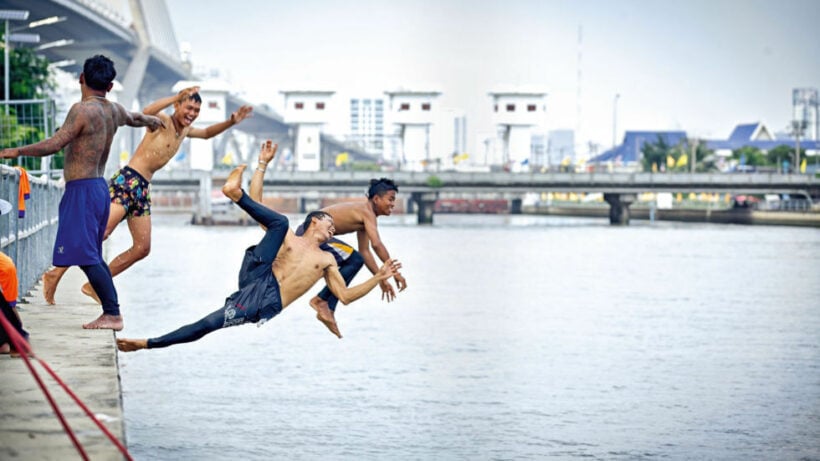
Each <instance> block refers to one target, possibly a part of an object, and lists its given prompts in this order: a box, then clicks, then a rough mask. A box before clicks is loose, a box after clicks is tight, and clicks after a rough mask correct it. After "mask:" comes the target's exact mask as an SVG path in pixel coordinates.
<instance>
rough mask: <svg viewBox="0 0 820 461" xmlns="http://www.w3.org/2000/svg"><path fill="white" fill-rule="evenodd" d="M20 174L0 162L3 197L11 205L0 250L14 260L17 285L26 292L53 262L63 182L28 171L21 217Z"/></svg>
mask: <svg viewBox="0 0 820 461" xmlns="http://www.w3.org/2000/svg"><path fill="white" fill-rule="evenodd" d="M26 174H28V173H26ZM20 175H21V170H19V169H18V168H14V167H9V166H6V165H0V198H2V199H3V200H6V201H8V202H10V203H11V205H12V211H11V212H10V213H8V214H5V215H3V216H0V251H3V253H5V254H7V255H8V256H9V257H11V259H12V260H14V264H15V265H16V266H17V277H18V279H19V284H20V285H19V287H18V288H19V291H20V293H21V294H23V293H28V292H29V291H30V290H31V289H32V288H33V287H34V285H35V284H36V283H37V281H38V280H39V279H40V276H41V275H43V272H45V270H46V269H48V267H49V266H50V265H51V255H52V248H53V246H54V239H55V237H56V236H57V221H58V211H59V204H60V199H61V198H62V195H63V190H64V185H63V184H62V183H60V182H57V181H54V180H50V179H48V178H47V177H45V176H42V177H33V176H32V175H30V174H29V175H28V176H29V185H30V186H31V192H30V195H29V197H30V198H29V199H28V200H25V216H24V217H22V218H21V217H19V208H20V203H19V199H20V198H21V197H20V192H19V191H20Z"/></svg>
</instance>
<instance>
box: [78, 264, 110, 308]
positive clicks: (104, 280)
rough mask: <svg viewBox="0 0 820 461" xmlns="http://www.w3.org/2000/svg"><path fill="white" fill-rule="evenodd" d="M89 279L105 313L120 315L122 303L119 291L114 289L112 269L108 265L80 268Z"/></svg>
mask: <svg viewBox="0 0 820 461" xmlns="http://www.w3.org/2000/svg"><path fill="white" fill-rule="evenodd" d="M80 269H82V270H83V272H85V276H86V277H88V283H90V284H91V288H93V289H94V291H95V292H96V293H97V296H98V297H99V298H100V303H101V304H102V310H103V313H105V314H108V315H120V302H119V300H118V299H117V289H116V288H114V279H113V277H112V276H111V269H109V268H108V264H106V263H98V264H92V265H89V266H80Z"/></svg>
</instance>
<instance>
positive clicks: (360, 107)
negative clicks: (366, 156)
mask: <svg viewBox="0 0 820 461" xmlns="http://www.w3.org/2000/svg"><path fill="white" fill-rule="evenodd" d="M384 105H385V103H384V98H380V97H374V98H350V135H349V140H350V141H353V142H355V143H357V144H358V145H360V146H361V147H362V148H363V149H364V150H366V151H367V152H369V153H372V154H377V155H379V156H382V155H383V154H384V151H385V149H384V147H385V146H384V143H385V139H384V134H385V133H384Z"/></svg>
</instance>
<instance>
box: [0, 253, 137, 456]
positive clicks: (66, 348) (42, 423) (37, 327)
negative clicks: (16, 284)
mask: <svg viewBox="0 0 820 461" xmlns="http://www.w3.org/2000/svg"><path fill="white" fill-rule="evenodd" d="M85 280H86V278H85V274H83V272H82V271H81V270H80V269H79V268H76V267H72V268H71V269H69V270H68V272H66V274H65V276H64V277H63V280H62V281H61V283H60V285H59V287H58V290H57V293H56V296H55V299H56V301H57V305H56V306H50V305H48V304H46V302H45V300H44V299H43V294H42V291H41V290H42V282H41V283H39V284H38V285H37V286H36V287H35V291H33V292H32V296H29V297H27V298H26V300H27V301H28V302H27V303H25V304H22V303H21V304H18V308H19V312H20V317H21V318H22V319H23V328H25V329H26V330H27V331H28V332H29V333H30V334H31V345H32V347H33V349H34V352H35V353H36V354H37V356H38V357H40V358H41V359H42V360H44V361H45V362H46V363H47V364H48V365H49V366H50V367H51V368H52V369H53V370H54V372H55V373H57V375H59V376H60V377H61V378H62V379H63V381H64V382H65V383H66V384H67V385H68V386H69V387H70V388H71V390H73V391H74V393H75V394H76V395H77V396H78V397H79V398H80V399H81V400H82V401H83V402H84V403H85V404H86V406H87V407H88V408H89V409H90V410H91V412H93V413H94V414H96V415H97V418H99V419H100V421H101V422H102V423H103V424H105V426H106V427H107V428H108V430H109V431H111V433H112V434H114V436H115V437H117V438H118V439H119V440H120V441H122V442H123V443H124V442H125V440H124V433H125V430H124V424H123V412H122V397H121V393H120V390H121V389H120V381H119V369H118V366H117V350H116V345H115V342H114V334H113V332H112V331H111V330H83V328H82V324H83V323H86V322H89V321H91V320H93V319H95V318H96V317H97V316H98V315H99V314H100V313H101V309H100V306H99V305H98V304H96V303H94V302H93V301H92V300H91V299H90V298H88V297H86V296H85V295H83V294H82V293H80V286H81V285H82V284H83V283H85ZM32 365H33V366H34V369H35V370H36V371H37V372H38V374H39V375H40V377H41V379H42V380H43V382H44V383H46V386H47V387H48V389H49V392H51V395H52V396H53V397H54V400H55V401H56V402H57V405H58V406H59V408H60V409H61V411H62V412H63V415H64V416H65V417H66V420H67V421H68V424H69V426H71V428H72V429H73V430H74V433H75V434H76V436H77V439H78V440H79V441H80V443H81V444H82V445H83V447H84V449H85V450H86V453H87V454H88V456H89V458H90V459H92V460H95V461H96V460H109V459H110V460H114V459H116V460H121V459H123V456H122V455H121V453H120V452H119V450H117V447H116V446H114V444H113V443H111V441H110V440H108V438H107V437H106V436H105V434H103V433H102V431H100V429H99V428H98V427H97V426H96V425H95V424H94V423H93V422H92V421H91V420H90V419H89V418H88V416H86V414H85V412H83V410H82V409H81V408H80V407H79V406H77V405H76V403H74V400H73V399H71V397H69V396H68V394H66V392H65V391H64V390H63V389H62V388H61V387H60V386H59V385H58V384H57V383H56V382H55V381H54V379H53V378H52V377H51V376H50V375H49V374H48V373H47V372H46V371H45V369H44V368H43V367H42V366H40V364H39V362H36V361H34V360H32ZM0 459H2V460H6V461H8V460H18V459H19V460H71V459H81V457H80V455H79V453H78V452H77V450H76V448H75V447H74V445H73V443H72V442H71V439H70V438H69V437H68V435H67V434H66V433H65V432H64V431H63V428H62V425H61V424H60V421H59V420H58V419H57V417H56V415H55V414H54V412H53V411H52V409H51V406H50V405H49V403H48V401H47V400H46V398H45V395H44V393H43V391H42V390H41V389H40V387H39V385H38V384H37V382H36V381H35V380H34V378H33V376H32V375H31V373H30V372H29V370H28V368H27V367H26V365H25V362H24V361H23V360H22V359H21V358H11V357H10V356H9V355H0Z"/></svg>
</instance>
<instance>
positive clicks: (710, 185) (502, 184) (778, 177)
mask: <svg viewBox="0 0 820 461" xmlns="http://www.w3.org/2000/svg"><path fill="white" fill-rule="evenodd" d="M227 173H228V172H227V171H216V172H213V174H210V173H206V172H201V171H185V170H169V171H160V172H158V173H157V174H156V175H155V176H154V178H153V180H152V187H154V188H158V189H159V190H163V189H164V190H186V189H187V190H189V191H200V190H203V187H205V189H208V188H210V187H211V185H213V186H216V187H218V186H219V185H220V184H222V183H223V182H224V180H225V178H226V177H227ZM382 176H387V177H390V178H391V179H393V180H395V181H396V183H397V184H398V185H399V189H400V191H401V192H402V193H410V196H411V199H412V202H413V203H414V204H415V205H416V206H417V214H418V217H419V223H430V222H432V217H433V205H434V203H435V201H436V200H437V199H438V197H439V195H440V194H441V193H476V194H501V195H504V196H506V197H508V198H511V199H512V200H513V201H514V202H515V201H518V203H520V200H521V197H522V195H523V194H526V193H541V192H577V193H581V192H585V193H595V192H597V193H602V194H604V198H605V200H606V201H607V203H609V205H610V221H611V222H612V223H613V224H627V223H628V222H629V205H630V204H631V203H632V202H633V201H634V200H635V199H636V197H637V194H639V193H643V192H673V193H674V192H684V193H685V192H726V193H734V194H792V195H801V196H804V197H806V198H808V199H809V200H812V199H813V198H818V197H820V179H818V178H816V177H813V176H807V175H784V174H712V173H696V174H652V173H547V174H541V173H533V174H526V173H455V172H442V173H427V172H389V173H388V172H360V171H319V172H303V171H271V172H269V173H268V175H267V178H266V180H265V183H264V184H265V186H264V187H265V190H266V191H278V192H300V191H301V192H319V193H328V192H339V193H355V194H360V193H362V192H364V191H366V189H367V187H368V185H369V182H370V179H371V178H377V177H382ZM203 181H207V184H208V185H207V186H204V183H203ZM513 208H515V206H514V207H513Z"/></svg>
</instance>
